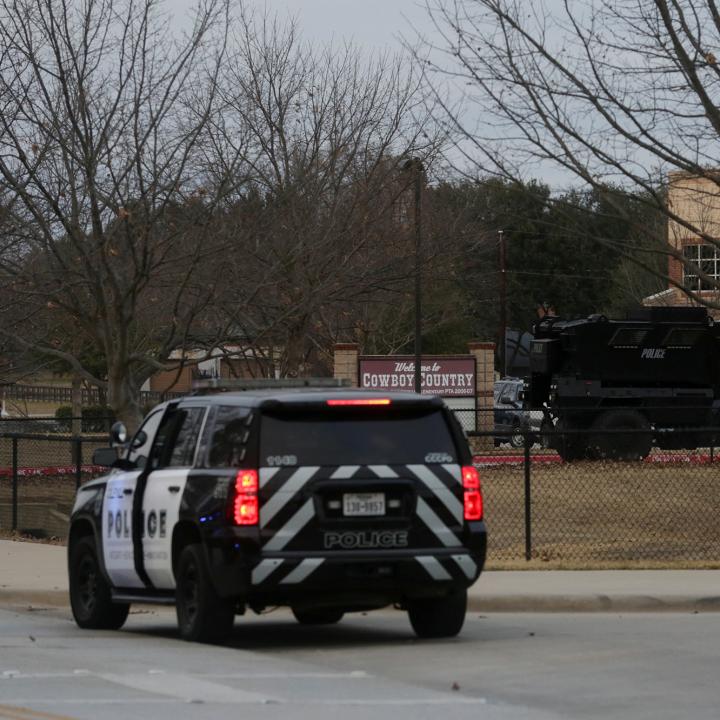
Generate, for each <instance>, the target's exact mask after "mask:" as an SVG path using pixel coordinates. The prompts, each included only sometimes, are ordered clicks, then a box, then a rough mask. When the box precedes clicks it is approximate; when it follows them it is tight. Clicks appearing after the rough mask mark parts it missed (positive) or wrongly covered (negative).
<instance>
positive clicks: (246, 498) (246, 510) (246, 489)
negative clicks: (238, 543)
mask: <svg viewBox="0 0 720 720" xmlns="http://www.w3.org/2000/svg"><path fill="white" fill-rule="evenodd" d="M233 493H234V494H233V502H232V516H233V521H234V522H235V524H236V525H257V524H258V520H259V518H260V513H259V502H258V472H257V470H238V473H237V475H236V476H235V487H234V489H233Z"/></svg>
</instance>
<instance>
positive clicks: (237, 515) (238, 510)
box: [233, 495, 258, 525]
mask: <svg viewBox="0 0 720 720" xmlns="http://www.w3.org/2000/svg"><path fill="white" fill-rule="evenodd" d="M233 519H234V520H235V524H236V525H257V523H258V498H257V495H237V496H236V497H235V504H234V507H233Z"/></svg>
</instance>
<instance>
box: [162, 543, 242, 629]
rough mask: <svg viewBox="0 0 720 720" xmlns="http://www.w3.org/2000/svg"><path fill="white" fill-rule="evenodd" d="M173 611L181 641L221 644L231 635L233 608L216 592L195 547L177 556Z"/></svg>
mask: <svg viewBox="0 0 720 720" xmlns="http://www.w3.org/2000/svg"><path fill="white" fill-rule="evenodd" d="M175 607H176V610H177V621H178V627H179V628H180V636H181V637H182V638H183V640H190V641H192V642H202V643H221V642H224V641H225V640H227V638H228V637H229V635H230V634H231V633H232V627H233V622H234V621H235V604H234V603H233V602H232V601H231V600H226V599H224V598H221V597H220V596H219V595H218V594H217V592H216V591H215V588H214V587H213V584H212V580H211V579H210V574H209V573H208V570H207V566H206V564H205V557H204V554H203V549H202V546H200V545H198V544H193V545H187V546H185V547H184V548H183V549H182V551H181V552H180V558H179V559H178V570H177V589H176V604H175Z"/></svg>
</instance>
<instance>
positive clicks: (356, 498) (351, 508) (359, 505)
mask: <svg viewBox="0 0 720 720" xmlns="http://www.w3.org/2000/svg"><path fill="white" fill-rule="evenodd" d="M384 514H385V493H345V494H344V495H343V515H345V516H349V517H352V516H355V517H358V516H360V517H362V516H370V515H384Z"/></svg>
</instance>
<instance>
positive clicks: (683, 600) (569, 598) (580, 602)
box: [468, 595, 720, 613]
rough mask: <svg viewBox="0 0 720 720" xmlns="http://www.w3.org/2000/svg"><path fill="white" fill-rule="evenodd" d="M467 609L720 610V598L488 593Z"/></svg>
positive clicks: (470, 599) (476, 597)
mask: <svg viewBox="0 0 720 720" xmlns="http://www.w3.org/2000/svg"><path fill="white" fill-rule="evenodd" d="M468 610H470V611H471V612H513V613H517V612H539V613H540V612H547V613H551V612H555V613H557V612H567V613H583V612H624V613H628V612H720V597H718V596H709V597H696V596H683V595H663V596H653V595H491V596H485V597H483V596H479V595H474V596H473V595H471V596H469V597H468Z"/></svg>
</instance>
